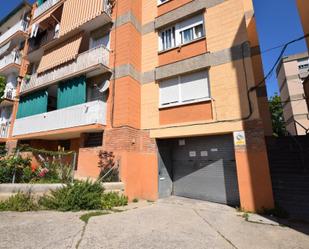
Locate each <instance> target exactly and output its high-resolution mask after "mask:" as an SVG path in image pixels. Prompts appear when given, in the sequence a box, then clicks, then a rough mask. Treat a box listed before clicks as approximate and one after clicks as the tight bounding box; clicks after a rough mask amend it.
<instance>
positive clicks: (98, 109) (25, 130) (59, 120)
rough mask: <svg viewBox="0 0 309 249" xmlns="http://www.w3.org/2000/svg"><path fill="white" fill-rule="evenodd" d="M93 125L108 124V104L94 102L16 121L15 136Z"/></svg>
mask: <svg viewBox="0 0 309 249" xmlns="http://www.w3.org/2000/svg"><path fill="white" fill-rule="evenodd" d="M92 124H101V125H105V124H106V103H105V102H103V101H93V102H88V103H84V104H81V105H75V106H71V107H68V108H64V109H59V110H56V111H52V112H46V113H42V114H38V115H34V116H30V117H25V118H20V119H16V120H15V124H14V131H13V135H14V136H21V135H27V134H31V133H37V132H47V131H54V130H59V129H66V128H73V127H78V126H84V125H92Z"/></svg>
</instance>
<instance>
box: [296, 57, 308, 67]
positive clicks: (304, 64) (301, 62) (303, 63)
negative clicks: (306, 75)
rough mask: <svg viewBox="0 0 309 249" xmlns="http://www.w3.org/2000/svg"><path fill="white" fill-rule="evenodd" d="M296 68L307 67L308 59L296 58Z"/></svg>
mask: <svg viewBox="0 0 309 249" xmlns="http://www.w3.org/2000/svg"><path fill="white" fill-rule="evenodd" d="M298 68H299V69H306V68H309V59H308V58H305V59H300V60H298Z"/></svg>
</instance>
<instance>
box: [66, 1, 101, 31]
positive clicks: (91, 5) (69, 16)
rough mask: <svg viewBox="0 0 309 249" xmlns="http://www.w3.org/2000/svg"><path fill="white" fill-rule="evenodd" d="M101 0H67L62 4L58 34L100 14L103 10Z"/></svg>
mask: <svg viewBox="0 0 309 249" xmlns="http://www.w3.org/2000/svg"><path fill="white" fill-rule="evenodd" d="M104 2H105V1H102V0H91V1H85V0H67V1H66V2H65V3H64V6H63V13H62V19H61V29H60V36H62V35H65V34H66V33H68V32H70V31H71V30H73V29H75V28H77V27H79V26H81V25H82V24H84V23H86V22H88V21H90V20H92V19H94V18H95V17H97V16H99V15H101V14H102V13H103V11H104Z"/></svg>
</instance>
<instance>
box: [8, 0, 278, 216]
mask: <svg viewBox="0 0 309 249" xmlns="http://www.w3.org/2000/svg"><path fill="white" fill-rule="evenodd" d="M28 35H29V38H28V39H27V42H26V50H27V51H26V55H25V60H26V61H27V65H28V66H27V72H26V73H25V74H24V77H23V81H22V83H21V86H20V91H19V106H18V112H17V114H16V120H15V123H14V129H13V134H12V136H13V138H14V139H15V141H18V143H28V144H30V145H31V146H33V147H38V148H45V149H50V150H56V149H57V148H58V146H61V147H65V149H68V150H74V151H76V152H77V153H78V164H77V169H76V174H75V176H76V177H79V178H82V177H97V176H98V174H99V168H98V160H99V158H98V153H99V151H100V150H107V151H112V152H114V153H115V155H116V163H117V164H118V165H119V166H120V172H121V179H122V181H123V182H124V183H125V192H126V194H127V195H128V196H129V198H131V199H132V198H135V197H137V198H143V199H148V200H155V199H157V198H163V197H167V196H170V195H179V196H184V197H189V198H198V199H203V200H209V201H214V202H219V203H225V204H230V205H235V206H240V205H241V206H242V207H243V208H245V209H247V210H255V211H256V210H260V209H261V208H263V207H264V208H270V207H273V196H272V187H271V180H270V175H269V168H268V158H267V153H266V146H265V139H264V136H265V135H270V134H272V129H271V122H270V115H269V111H268V105H267V94H266V90H265V86H264V85H263V84H259V82H261V81H262V79H263V70H262V63H261V56H260V50H259V42H258V37H257V34H256V27H255V19H254V11H253V4H252V1H251V0H165V1H163V0H122V1H117V0H113V1H112V0H110V1H108V0H104V1H103V0H89V1H81V0H47V1H38V2H37V3H36V4H35V5H34V6H33V10H32V18H31V23H30V25H29V29H28Z"/></svg>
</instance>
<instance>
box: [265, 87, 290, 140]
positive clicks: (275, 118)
mask: <svg viewBox="0 0 309 249" xmlns="http://www.w3.org/2000/svg"><path fill="white" fill-rule="evenodd" d="M269 109H270V113H271V119H272V125H273V134H274V136H277V137H279V136H284V135H285V134H286V128H285V121H284V117H283V107H282V102H281V97H280V96H278V94H277V93H275V95H274V96H272V97H270V99H269Z"/></svg>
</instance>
